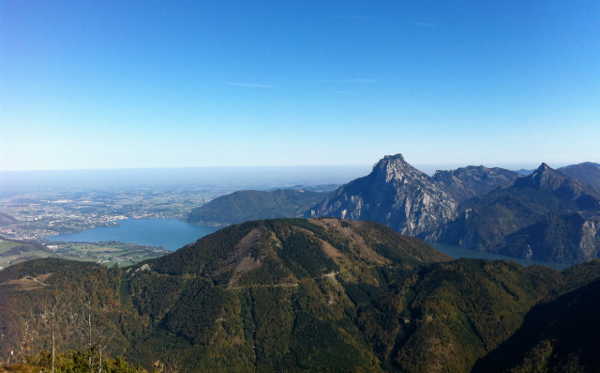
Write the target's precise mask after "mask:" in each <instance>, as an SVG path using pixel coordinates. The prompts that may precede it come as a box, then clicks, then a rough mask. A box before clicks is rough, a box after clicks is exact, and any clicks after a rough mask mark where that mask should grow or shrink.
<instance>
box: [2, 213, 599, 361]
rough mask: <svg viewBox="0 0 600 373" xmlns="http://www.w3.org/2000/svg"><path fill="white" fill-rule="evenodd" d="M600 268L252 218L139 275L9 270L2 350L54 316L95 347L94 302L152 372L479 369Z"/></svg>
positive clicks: (83, 268) (118, 339) (39, 335)
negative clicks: (502, 257) (478, 255)
mask: <svg viewBox="0 0 600 373" xmlns="http://www.w3.org/2000/svg"><path fill="white" fill-rule="evenodd" d="M598 267H600V266H598V265H596V264H595V263H590V264H586V265H584V266H583V267H575V268H573V269H571V270H569V271H565V272H562V273H561V272H558V271H555V270H552V269H549V268H543V267H527V268H525V267H521V266H520V265H517V264H514V263H508V262H501V261H497V262H488V261H483V260H456V261H450V258H448V257H447V256H445V255H443V254H441V253H439V252H437V251H435V250H434V249H432V248H431V247H429V246H428V245H426V244H424V243H423V242H421V241H419V240H417V239H414V238H409V237H403V236H401V235H399V234H398V233H396V232H394V231H393V230H391V229H389V228H386V227H384V226H381V225H378V224H375V223H368V222H359V221H344V220H337V219H309V220H304V219H278V220H266V221H255V222H248V223H244V224H240V225H233V226H230V227H228V228H225V229H223V230H221V231H218V232H216V233H214V234H212V235H209V236H207V237H205V238H203V239H201V240H199V241H197V242H196V243H194V244H191V245H188V246H186V247H184V248H182V249H180V250H178V251H177V252H174V253H172V254H169V255H167V256H165V257H162V258H157V259H153V260H149V261H147V262H144V263H139V264H137V265H135V266H132V267H130V268H128V269H117V268H113V269H108V268H105V267H102V266H98V265H95V264H89V263H78V262H70V261H63V260H55V259H45V260H36V261H30V262H25V263H20V264H18V265H15V266H11V267H9V268H7V269H5V270H3V271H0V311H1V312H2V315H6V316H5V317H3V318H2V319H1V320H0V330H2V333H3V337H2V338H3V343H0V346H1V347H0V350H1V351H0V354H2V355H1V356H6V355H5V353H6V352H7V351H6V350H7V349H9V348H16V351H18V352H19V353H21V352H26V351H27V349H29V351H31V350H33V349H34V348H38V347H41V346H35V343H33V341H34V340H35V341H36V343H40V344H44V343H46V342H47V341H48V338H47V336H48V325H47V323H44V322H42V321H41V320H48V317H51V319H52V320H54V323H55V326H60V328H59V330H61V335H60V338H57V341H59V342H57V343H60V345H61V346H62V347H68V346H76V345H78V344H79V345H81V344H82V343H86V342H82V340H83V341H87V334H86V332H85V330H87V327H86V328H83V329H82V328H80V327H78V325H79V321H78V320H82V321H85V320H87V319H86V318H85V316H86V315H87V314H88V313H89V312H90V311H89V310H91V313H92V320H94V325H93V330H94V336H96V337H95V340H94V343H95V344H98V345H99V346H102V348H104V349H105V351H106V353H107V354H108V353H110V354H111V355H112V356H118V355H124V356H126V357H127V358H128V359H130V360H132V361H134V362H139V363H142V364H144V365H145V366H146V367H149V365H150V364H152V363H154V362H157V361H158V362H160V363H161V364H165V365H168V366H170V367H177V368H178V369H179V371H185V372H206V371H237V372H255V371H289V372H317V371H318V372H322V371H330V372H366V371H368V372H468V371H469V370H470V369H471V367H472V366H474V364H475V363H476V362H477V360H478V359H480V358H482V357H484V356H486V355H487V354H488V353H489V352H490V351H492V350H494V349H496V348H498V346H499V345H500V344H501V343H502V342H503V341H505V340H507V339H508V338H510V337H511V336H512V335H513V333H514V332H515V331H516V330H517V329H518V328H519V327H520V326H521V324H522V320H523V318H524V316H525V315H526V313H527V312H528V311H529V310H530V309H531V307H533V306H534V305H535V304H538V303H539V302H540V301H541V300H543V299H546V298H549V297H550V298H553V297H555V296H557V295H559V294H562V293H563V292H564V291H565V290H563V289H571V288H577V287H579V286H583V285H585V284H587V283H589V282H590V281H593V280H594V279H595V278H598V276H599V275H600V268H598ZM90 305H91V307H90ZM49 311H53V312H49ZM81 315H83V316H84V317H83V318H81V317H80V316H81ZM42 316H44V317H42ZM31 336H36V338H35V339H34V340H32V339H31ZM82 337H83V339H82ZM28 338H29V339H28ZM107 340H110V343H107V342H106V341H107ZM28 343H29V345H28ZM19 346H20V347H19ZM46 346H47V344H46Z"/></svg>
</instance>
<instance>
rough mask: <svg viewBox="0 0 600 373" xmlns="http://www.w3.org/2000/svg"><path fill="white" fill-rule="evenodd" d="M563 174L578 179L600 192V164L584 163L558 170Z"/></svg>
mask: <svg viewBox="0 0 600 373" xmlns="http://www.w3.org/2000/svg"><path fill="white" fill-rule="evenodd" d="M558 170H559V171H560V172H561V173H563V174H565V175H567V176H569V177H572V178H573V179H577V180H579V181H580V182H582V183H584V184H587V185H589V186H591V187H592V188H594V189H595V190H596V191H598V192H600V164H598V163H593V162H583V163H578V164H574V165H570V166H566V167H561V168H559V169H558Z"/></svg>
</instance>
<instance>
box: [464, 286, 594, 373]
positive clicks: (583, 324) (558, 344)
mask: <svg viewBox="0 0 600 373" xmlns="http://www.w3.org/2000/svg"><path fill="white" fill-rule="evenodd" d="M599 311H600V281H599V280H596V281H594V282H592V283H591V284H588V285H586V286H583V287H581V288H578V289H576V290H574V291H572V292H570V293H567V294H565V295H562V296H561V297H559V298H558V299H555V300H553V301H551V302H547V303H543V304H540V305H538V306H536V307H534V308H533V309H532V310H531V311H530V312H529V313H528V314H527V317H526V318H525V321H524V323H523V326H522V327H521V328H520V329H519V330H518V331H517V332H516V333H515V334H514V335H513V336H512V337H511V338H510V339H508V340H507V341H506V342H505V343H503V344H502V345H501V346H500V347H499V348H498V349H497V350H495V351H494V352H493V353H491V354H490V355H489V356H487V357H486V358H484V359H482V360H481V361H480V362H478V364H477V366H476V369H474V372H486V373H488V372H490V373H494V372H513V373H533V372H536V373H559V372H572V373H579V372H581V373H586V372H598V371H600V355H598V334H599V333H600V312H599Z"/></svg>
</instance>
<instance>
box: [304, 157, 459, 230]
mask: <svg viewBox="0 0 600 373" xmlns="http://www.w3.org/2000/svg"><path fill="white" fill-rule="evenodd" d="M457 207H458V203H457V201H456V200H455V199H454V198H452V197H451V196H450V195H449V194H448V193H447V192H446V191H445V190H444V189H443V188H442V187H441V186H439V185H438V184H436V183H435V182H434V181H433V180H432V178H431V177H429V176H428V175H426V174H425V173H423V172H421V171H419V170H417V169H416V168H414V167H412V166H411V165H410V164H408V163H407V162H406V161H405V160H404V158H403V157H402V155H401V154H396V155H388V156H385V157H384V158H383V159H382V160H380V161H379V162H378V163H377V164H376V165H375V166H374V167H373V171H371V173H370V174H369V175H367V176H365V177H362V178H359V179H356V180H354V181H352V182H350V183H348V184H346V185H344V186H342V187H340V188H339V189H338V190H337V191H335V192H334V193H333V195H332V196H330V197H329V198H327V199H325V200H324V201H323V202H321V203H319V204H317V205H316V206H314V207H313V208H311V209H310V210H309V211H308V212H307V214H306V215H307V216H309V217H326V216H327V217H337V218H342V219H352V220H368V221H375V222H378V223H382V224H385V225H387V226H389V227H391V228H393V229H395V230H396V231H398V232H400V233H402V234H406V235H411V236H419V235H422V234H424V233H426V232H429V231H432V230H434V229H435V228H437V227H438V226H440V225H441V224H444V223H446V222H448V221H450V220H451V219H453V218H454V217H455V215H456V210H457Z"/></svg>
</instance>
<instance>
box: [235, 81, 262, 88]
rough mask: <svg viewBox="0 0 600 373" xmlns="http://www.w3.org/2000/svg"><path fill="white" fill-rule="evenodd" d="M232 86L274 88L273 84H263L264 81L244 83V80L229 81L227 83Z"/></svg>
mask: <svg viewBox="0 0 600 373" xmlns="http://www.w3.org/2000/svg"><path fill="white" fill-rule="evenodd" d="M226 84H227V85H229V86H232V87H243V88H273V86H272V85H271V84H262V83H244V82H227V83H226Z"/></svg>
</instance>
